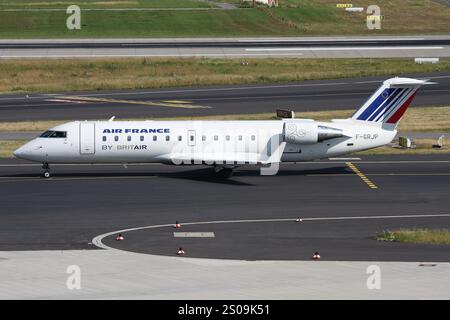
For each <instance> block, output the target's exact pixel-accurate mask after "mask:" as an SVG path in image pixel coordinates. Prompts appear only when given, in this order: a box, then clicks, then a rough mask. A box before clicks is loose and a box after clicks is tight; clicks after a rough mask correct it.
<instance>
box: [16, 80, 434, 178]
mask: <svg viewBox="0 0 450 320" xmlns="http://www.w3.org/2000/svg"><path fill="white" fill-rule="evenodd" d="M428 83H429V82H427V81H426V80H416V79H409V78H392V79H389V80H386V81H385V82H384V83H383V85H382V86H381V87H380V88H379V89H378V90H377V91H376V92H375V93H374V94H373V95H372V96H371V97H370V98H369V99H368V100H367V101H366V102H365V103H364V105H363V106H362V107H361V108H360V109H359V110H358V111H356V113H355V114H354V115H353V116H352V117H351V118H349V119H339V120H337V119H335V120H331V122H321V121H314V120H309V119H282V120H270V121H113V119H111V120H110V121H75V122H69V123H66V124H62V125H59V126H56V127H54V128H51V129H50V130H48V131H46V132H44V133H43V134H42V135H40V136H39V137H37V138H36V139H34V140H32V141H30V142H28V143H26V144H25V145H24V146H22V147H20V148H19V149H17V150H16V151H15V152H14V155H15V156H16V157H18V158H22V159H26V160H31V161H35V162H40V163H42V164H43V169H44V177H46V178H48V177H50V166H49V165H50V164H56V163H71V164H76V163H122V164H126V163H137V162H139V163H151V162H153V163H155V162H157V163H164V164H174V165H182V164H185V165H186V164H207V165H211V166H213V167H214V168H215V170H216V172H217V173H220V174H221V175H225V176H230V175H231V173H232V170H233V169H234V168H236V167H238V166H240V165H244V164H252V165H259V166H261V167H262V169H263V168H268V167H269V168H271V167H274V166H277V165H278V164H279V163H280V162H283V161H286V162H292V161H295V162H298V161H310V160H314V159H320V158H326V157H331V156H340V155H345V154H348V153H352V152H356V151H361V150H367V149H371V148H376V147H380V146H383V145H386V144H388V143H390V142H391V141H392V140H393V139H394V137H395V135H396V133H397V130H396V128H397V125H398V123H399V121H400V119H401V118H402V116H403V114H404V113H405V111H406V109H407V108H408V106H409V105H410V103H411V101H412V100H413V99H414V96H415V94H416V92H417V90H418V89H419V87H421V86H422V85H424V84H428ZM267 172H268V173H266V174H275V173H276V172H277V170H275V171H270V170H268V171H267Z"/></svg>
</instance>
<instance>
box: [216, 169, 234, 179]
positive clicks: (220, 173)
mask: <svg viewBox="0 0 450 320" xmlns="http://www.w3.org/2000/svg"><path fill="white" fill-rule="evenodd" d="M233 169H234V168H233V167H222V166H214V171H215V174H216V177H218V178H223V179H228V178H231V177H232V176H233Z"/></svg>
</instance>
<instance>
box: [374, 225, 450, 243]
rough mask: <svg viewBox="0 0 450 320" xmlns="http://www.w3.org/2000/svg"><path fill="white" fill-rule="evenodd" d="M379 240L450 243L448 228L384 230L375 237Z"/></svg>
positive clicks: (449, 230)
mask: <svg viewBox="0 0 450 320" xmlns="http://www.w3.org/2000/svg"><path fill="white" fill-rule="evenodd" d="M375 238H376V239H377V240H379V241H389V242H403V243H416V244H441V245H442V244H447V245H448V244H450V229H438V230H433V229H400V230H395V231H384V232H382V233H380V234H378V235H377V236H376V237H375Z"/></svg>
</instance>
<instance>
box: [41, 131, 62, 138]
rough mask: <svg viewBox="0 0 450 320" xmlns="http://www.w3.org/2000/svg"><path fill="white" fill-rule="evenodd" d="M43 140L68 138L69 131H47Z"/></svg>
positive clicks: (42, 135) (42, 136)
mask: <svg viewBox="0 0 450 320" xmlns="http://www.w3.org/2000/svg"><path fill="white" fill-rule="evenodd" d="M40 137H41V138H67V131H45V132H44V133H43V134H41V135H40Z"/></svg>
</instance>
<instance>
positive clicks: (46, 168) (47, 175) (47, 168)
mask: <svg viewBox="0 0 450 320" xmlns="http://www.w3.org/2000/svg"><path fill="white" fill-rule="evenodd" d="M42 169H44V173H42V177H43V178H50V166H49V165H48V163H44V164H42Z"/></svg>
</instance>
